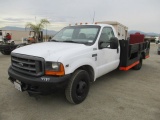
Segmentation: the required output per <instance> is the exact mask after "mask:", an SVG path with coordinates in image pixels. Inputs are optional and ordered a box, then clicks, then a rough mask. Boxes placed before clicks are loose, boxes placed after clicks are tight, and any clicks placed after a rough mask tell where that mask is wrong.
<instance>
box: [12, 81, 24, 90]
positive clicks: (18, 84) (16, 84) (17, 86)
mask: <svg viewBox="0 0 160 120" xmlns="http://www.w3.org/2000/svg"><path fill="white" fill-rule="evenodd" d="M14 87H15V88H16V89H17V90H19V91H22V88H21V84H20V83H17V82H14Z"/></svg>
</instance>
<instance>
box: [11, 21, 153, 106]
mask: <svg viewBox="0 0 160 120" xmlns="http://www.w3.org/2000/svg"><path fill="white" fill-rule="evenodd" d="M125 33H126V30H125ZM121 38H122V36H121ZM121 38H118V33H117V32H116V30H115V28H114V27H113V26H112V25H109V24H102V23H101V24H99V23H98V24H97V23H95V24H84V25H82V24H80V25H73V26H67V27H65V28H63V29H62V30H61V31H60V32H58V33H57V34H56V35H55V36H54V37H53V38H52V40H51V41H50V42H43V43H37V44H32V45H28V46H24V47H21V48H18V49H15V50H14V51H12V53H11V66H10V67H9V69H8V74H9V80H10V81H11V82H12V83H13V84H14V86H15V88H16V89H18V90H19V91H27V92H28V93H29V94H32V95H37V94H38V95H39V94H40V95H44V94H45V95H46V94H50V93H53V92H54V91H56V90H57V89H64V93H65V96H66V99H67V100H68V101H69V102H70V103H73V104H79V103H81V102H82V101H84V100H85V99H86V97H87V94H88V92H89V88H90V83H92V82H95V81H96V80H97V78H99V77H101V76H103V75H105V74H107V73H109V72H111V71H113V70H115V69H119V70H124V71H127V70H129V69H131V68H133V69H135V70H140V69H141V67H142V63H143V60H144V59H146V58H148V57H149V50H150V42H149V41H144V35H141V34H139V33H137V34H135V35H131V36H130V37H129V38H127V37H126V36H125V37H124V38H126V39H122V40H121ZM126 74H127V73H126ZM99 87H100V86H99Z"/></svg>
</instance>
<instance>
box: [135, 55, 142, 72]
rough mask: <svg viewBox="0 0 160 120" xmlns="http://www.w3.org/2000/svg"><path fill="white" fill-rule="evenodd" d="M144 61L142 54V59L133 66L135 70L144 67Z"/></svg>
mask: <svg viewBox="0 0 160 120" xmlns="http://www.w3.org/2000/svg"><path fill="white" fill-rule="evenodd" d="M142 63H143V60H142V56H141V57H140V60H139V63H138V64H137V65H136V66H134V67H133V69H134V70H140V69H141V67H142Z"/></svg>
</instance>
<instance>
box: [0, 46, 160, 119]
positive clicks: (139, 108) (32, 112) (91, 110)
mask: <svg viewBox="0 0 160 120" xmlns="http://www.w3.org/2000/svg"><path fill="white" fill-rule="evenodd" d="M10 61H11V60H10V56H5V55H2V54H1V53H0V120H160V55H158V54H157V45H155V44H151V50H150V58H148V59H146V60H144V61H143V67H142V69H141V70H138V71H136V70H129V71H127V72H124V71H118V70H115V71H113V72H111V73H109V74H106V75H104V76H102V77H100V78H98V79H97V81H96V82H94V83H92V84H91V87H90V91H89V94H88V97H87V98H86V100H85V101H84V102H83V103H81V104H78V105H73V104H70V103H69V102H67V100H66V99H65V96H64V93H63V91H59V92H56V93H53V94H52V95H48V96H40V97H38V99H35V98H34V97H30V96H29V95H28V93H27V92H20V91H18V90H16V89H15V88H14V85H13V84H12V83H11V82H10V81H9V80H8V74H7V69H8V67H9V66H10V64H11V62H10Z"/></svg>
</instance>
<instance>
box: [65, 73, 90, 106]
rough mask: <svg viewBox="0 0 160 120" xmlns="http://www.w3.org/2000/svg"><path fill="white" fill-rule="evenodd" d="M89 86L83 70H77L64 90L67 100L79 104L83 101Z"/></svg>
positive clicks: (86, 74)
mask: <svg viewBox="0 0 160 120" xmlns="http://www.w3.org/2000/svg"><path fill="white" fill-rule="evenodd" d="M89 86H90V77H89V74H88V72H86V71H85V70H77V71H75V72H74V73H73V75H72V77H71V79H70V81H69V83H68V86H67V88H66V90H65V95H66V98H67V100H68V101H69V102H70V103H73V104H79V103H81V102H83V101H84V100H85V98H86V97H87V95H88V92H89Z"/></svg>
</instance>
